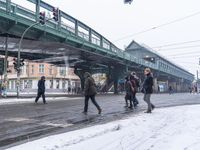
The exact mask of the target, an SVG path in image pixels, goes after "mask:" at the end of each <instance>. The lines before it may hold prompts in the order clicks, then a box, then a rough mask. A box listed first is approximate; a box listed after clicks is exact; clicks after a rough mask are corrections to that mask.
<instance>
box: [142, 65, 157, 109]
mask: <svg viewBox="0 0 200 150" xmlns="http://www.w3.org/2000/svg"><path fill="white" fill-rule="evenodd" d="M144 74H145V80H144V82H143V87H142V92H143V93H144V101H145V102H146V103H147V105H148V108H147V111H146V112H145V113H151V111H152V110H153V109H154V108H155V106H154V105H153V104H152V103H151V101H150V97H151V94H152V93H153V77H152V74H151V70H150V68H146V69H145V70H144Z"/></svg>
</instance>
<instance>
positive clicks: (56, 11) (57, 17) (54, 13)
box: [53, 7, 59, 22]
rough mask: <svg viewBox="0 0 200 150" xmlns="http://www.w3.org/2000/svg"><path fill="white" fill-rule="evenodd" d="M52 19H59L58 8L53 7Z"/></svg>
mask: <svg viewBox="0 0 200 150" xmlns="http://www.w3.org/2000/svg"><path fill="white" fill-rule="evenodd" d="M53 19H54V20H55V21H56V22H57V21H58V20H59V9H58V8H55V7H54V8H53Z"/></svg>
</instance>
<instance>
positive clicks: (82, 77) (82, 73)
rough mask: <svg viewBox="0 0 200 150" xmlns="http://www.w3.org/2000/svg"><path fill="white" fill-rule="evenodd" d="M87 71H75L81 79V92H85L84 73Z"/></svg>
mask: <svg viewBox="0 0 200 150" xmlns="http://www.w3.org/2000/svg"><path fill="white" fill-rule="evenodd" d="M85 72H86V71H84V70H78V69H77V68H75V69H74V73H75V74H76V75H77V76H78V77H79V78H80V81H81V90H82V91H83V90H84V82H85V78H84V73H85Z"/></svg>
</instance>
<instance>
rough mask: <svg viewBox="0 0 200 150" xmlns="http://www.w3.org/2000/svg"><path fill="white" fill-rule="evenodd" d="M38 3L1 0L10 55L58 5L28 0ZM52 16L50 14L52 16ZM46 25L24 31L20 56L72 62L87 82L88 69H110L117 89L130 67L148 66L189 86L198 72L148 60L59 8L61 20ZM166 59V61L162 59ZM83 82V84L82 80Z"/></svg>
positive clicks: (0, 32) (1, 27) (1, 28)
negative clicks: (28, 5)
mask: <svg viewBox="0 0 200 150" xmlns="http://www.w3.org/2000/svg"><path fill="white" fill-rule="evenodd" d="M28 1H29V2H31V3H32V4H34V5H35V11H32V10H29V9H28V8H25V7H22V6H20V5H18V4H15V3H12V2H11V0H0V39H1V40H0V54H4V53H5V49H4V48H3V45H4V40H5V38H6V37H8V51H9V56H14V57H16V56H17V55H18V54H19V53H18V50H19V48H18V47H19V39H20V38H21V37H22V34H23V32H24V31H25V30H26V29H27V28H28V27H30V26H32V25H33V24H36V23H37V22H39V13H40V12H41V10H42V9H43V10H46V11H48V12H52V11H53V9H54V7H53V6H51V5H49V4H48V3H46V2H43V1H42V0H28ZM48 17H49V18H48ZM50 18H51V16H50V15H49V16H47V18H46V19H47V20H49V21H47V22H46V23H45V24H44V25H41V24H39V23H38V24H36V25H35V26H33V27H32V28H30V30H29V31H28V32H27V33H26V34H25V35H24V39H23V41H22V45H21V48H20V49H21V50H20V57H21V58H25V59H29V60H35V61H46V62H49V63H52V64H56V65H63V64H68V65H69V67H73V68H75V69H74V70H75V73H76V74H77V75H78V76H79V77H80V79H81V82H82V83H83V74H84V72H86V71H87V72H90V73H106V74H107V75H108V79H109V80H110V81H112V82H113V83H114V88H115V92H117V84H118V80H119V79H120V78H122V77H123V76H125V74H127V72H128V71H131V70H134V71H136V72H138V74H139V76H142V72H143V69H144V68H146V67H148V68H151V69H152V71H153V72H154V77H155V79H156V80H161V78H162V80H168V82H169V83H170V82H171V83H175V84H178V85H179V86H180V89H182V90H186V89H185V87H186V86H187V87H188V86H190V84H191V82H192V81H193V79H194V75H193V74H191V73H189V72H188V71H186V70H185V69H183V68H181V67H179V66H177V65H175V64H172V63H169V62H167V61H166V62H164V64H165V65H164V66H163V60H159V59H158V60H156V61H155V62H151V61H147V60H144V59H142V58H138V57H136V56H134V54H130V53H128V52H126V51H123V50H121V49H119V48H118V47H117V46H115V45H114V44H113V43H112V42H110V41H109V40H108V39H106V38H105V37H104V36H102V35H101V34H99V33H98V32H97V31H95V30H94V29H92V28H90V27H89V26H87V25H86V24H84V23H83V22H81V21H79V20H77V19H75V18H74V17H72V16H70V15H68V14H66V13H65V12H63V11H61V10H60V11H59V19H58V22H55V21H54V20H51V19H50ZM161 61H162V63H161ZM82 85H83V84H82Z"/></svg>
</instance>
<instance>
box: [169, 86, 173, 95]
mask: <svg viewBox="0 0 200 150" xmlns="http://www.w3.org/2000/svg"><path fill="white" fill-rule="evenodd" d="M172 93H173V89H172V86H169V94H172Z"/></svg>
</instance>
